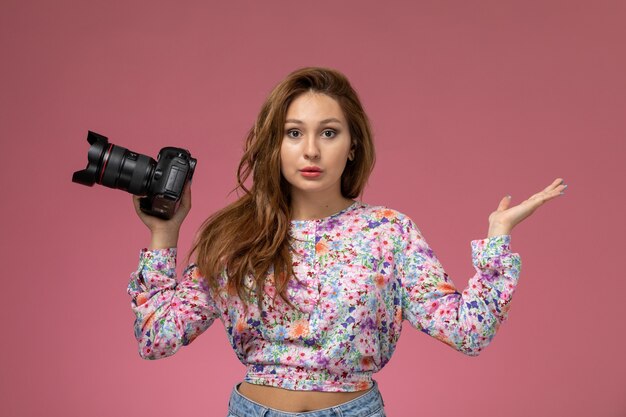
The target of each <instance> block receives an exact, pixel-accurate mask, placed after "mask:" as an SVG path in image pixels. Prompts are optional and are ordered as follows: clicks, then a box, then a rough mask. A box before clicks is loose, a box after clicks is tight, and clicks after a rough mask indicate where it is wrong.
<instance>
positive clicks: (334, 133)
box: [322, 130, 337, 138]
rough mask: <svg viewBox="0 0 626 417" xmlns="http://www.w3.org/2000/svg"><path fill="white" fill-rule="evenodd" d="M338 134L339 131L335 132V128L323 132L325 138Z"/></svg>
mask: <svg viewBox="0 0 626 417" xmlns="http://www.w3.org/2000/svg"><path fill="white" fill-rule="evenodd" d="M336 134H337V132H335V131H334V130H325V131H323V132H322V135H323V136H324V137H325V138H334V137H335V135H336Z"/></svg>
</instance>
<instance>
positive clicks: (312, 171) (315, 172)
mask: <svg viewBox="0 0 626 417" xmlns="http://www.w3.org/2000/svg"><path fill="white" fill-rule="evenodd" d="M300 173H301V174H302V176H303V177H307V178H315V177H319V176H320V175H322V170H321V169H320V168H318V167H314V166H310V167H304V168H302V169H301V170H300Z"/></svg>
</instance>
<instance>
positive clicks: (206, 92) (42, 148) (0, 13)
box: [0, 0, 626, 417]
mask: <svg viewBox="0 0 626 417" xmlns="http://www.w3.org/2000/svg"><path fill="white" fill-rule="evenodd" d="M504 3H506V4H504ZM625 20H626V9H625V6H624V2H620V1H586V2H584V1H583V2H581V1H561V2H556V1H530V2H527V1H525V2H522V1H519V2H496V1H476V2H464V1H414V2H409V1H406V2H385V3H383V2H373V1H371V2H370V1H339V2H337V1H318V2H315V3H311V2H308V3H304V2H296V1H282V0H281V1H265V2H255V1H231V2H227V1H222V2H216V1H212V2H211V1H203V2H200V1H195V2H192V1H190V2H174V1H157V2H155V1H151V2H147V1H142V2H121V1H82V2H74V1H53V2H50V1H32V0H31V1H17V0H4V1H3V2H2V4H1V5H0V31H1V32H0V33H1V36H0V45H1V53H2V55H1V60H2V66H1V67H0V68H1V69H0V70H1V77H0V79H1V83H2V84H1V90H0V91H1V93H0V104H1V112H0V132H1V134H0V137H1V140H2V143H1V145H2V148H1V149H2V152H1V161H2V162H1V164H0V170H1V176H0V178H1V181H2V191H3V197H2V205H1V206H0V207H1V208H0V210H1V216H0V221H1V222H2V229H1V230H2V232H1V235H0V236H1V242H2V248H1V252H0V253H1V254H2V263H3V269H4V271H5V272H4V276H3V280H2V287H3V288H2V291H1V297H2V302H1V303H0V305H1V307H0V308H1V309H2V310H1V313H2V318H3V326H2V332H1V334H2V336H1V345H0V346H1V348H2V354H1V356H0V360H1V362H0V369H1V372H0V375H1V376H0V384H1V385H0V396H1V398H0V415H2V416H43V415H45V416H64V417H70V416H94V417H96V416H134V415H144V416H145V415H147V416H153V417H160V416H171V415H194V416H225V415H226V408H227V403H228V396H229V393H230V391H231V389H232V387H233V385H234V384H236V383H237V382H238V381H241V379H242V378H243V376H244V367H243V365H241V364H240V363H239V362H238V361H237V359H236V357H235V355H234V353H233V352H232V350H231V348H230V346H229V344H228V342H227V339H226V335H225V332H224V329H223V326H222V325H221V323H220V322H219V321H218V322H215V324H214V325H213V326H212V327H211V328H210V329H209V330H208V331H207V332H206V333H205V334H204V335H202V336H201V337H200V338H198V339H197V340H196V341H194V342H193V344H191V345H190V346H188V347H186V348H183V349H182V350H181V351H179V352H178V353H177V354H176V355H175V356H173V357H171V358H168V359H163V360H159V361H154V362H150V361H145V360H142V359H141V358H140V357H139V355H138V354H137V347H136V343H135V340H134V338H133V333H132V332H133V329H132V322H133V315H132V313H131V310H130V299H129V297H128V296H127V294H126V285H127V282H128V277H129V275H130V273H131V271H133V270H134V269H135V268H136V266H137V260H138V253H139V250H140V248H141V247H143V246H145V245H147V244H148V238H149V234H148V230H147V229H146V228H145V226H144V225H143V224H142V223H141V222H140V221H139V219H138V218H137V217H136V215H135V213H134V211H133V208H132V203H131V197H130V195H129V194H127V193H125V192H122V191H119V190H111V189H108V188H105V187H101V186H96V187H94V188H87V187H84V186H81V185H77V184H74V183H72V182H71V174H72V172H73V171H75V170H78V169H82V168H84V166H85V165H86V161H87V159H86V156H87V149H88V145H87V142H86V134H87V130H94V131H96V132H99V133H101V134H104V135H106V136H108V137H109V139H110V141H111V142H112V143H114V144H117V145H120V146H124V147H127V148H129V149H131V150H133V151H136V152H140V153H144V154H147V155H151V156H153V157H155V156H156V154H157V153H158V150H159V149H160V148H161V147H163V146H168V145H171V146H181V147H185V148H188V149H190V150H191V151H192V153H193V154H194V156H196V157H197V158H198V167H197V171H196V175H195V178H194V184H193V209H192V211H191V213H190V215H189V217H188V219H187V220H186V223H185V225H184V228H183V231H182V236H181V239H180V250H181V255H180V256H179V259H180V260H181V261H182V258H183V255H185V254H186V251H187V250H188V249H189V247H190V243H191V240H192V238H193V234H194V232H195V231H196V229H197V228H198V227H199V226H200V224H201V222H202V221H203V220H204V219H205V218H206V217H207V216H208V215H209V214H210V213H212V212H214V211H215V210H217V209H218V208H221V207H223V206H224V205H225V204H226V203H227V202H229V201H232V200H233V199H234V197H235V196H234V194H232V195H229V194H228V193H229V191H230V190H231V189H232V187H233V186H234V183H235V182H234V180H235V170H236V166H237V163H238V161H239V157H240V155H241V150H242V146H243V138H244V135H245V133H246V132H247V130H248V129H249V127H250V126H251V125H252V123H253V121H254V118H255V116H256V114H257V111H258V110H259V108H260V106H261V103H262V101H263V99H264V98H265V97H266V95H267V93H268V92H269V91H270V90H271V88H272V87H273V86H274V85H275V84H276V83H278V82H279V81H280V80H281V79H282V78H283V77H284V76H285V75H287V74H288V73H289V72H291V71H292V70H294V69H296V68H299V67H302V66H307V65H320V66H329V67H334V68H337V69H339V70H341V71H343V72H344V73H345V74H346V75H347V76H348V77H349V78H350V79H351V81H352V83H353V85H354V86H355V87H356V89H357V90H358V91H359V93H360V95H361V98H362V100H363V103H364V105H365V107H366V110H367V112H368V114H369V115H370V117H371V119H372V123H373V128H374V132H375V135H376V138H375V140H376V145H377V150H378V160H377V165H376V169H375V172H374V174H373V177H372V179H371V181H370V183H369V187H368V188H367V190H366V193H365V195H364V198H363V200H364V201H366V202H368V203H371V204H384V205H387V206H389V207H393V208H395V209H398V210H400V211H403V212H405V213H407V214H408V215H409V216H411V217H412V218H413V219H414V220H415V221H416V223H417V224H418V226H419V227H420V228H421V230H422V232H423V233H424V235H425V236H426V239H427V240H428V242H429V244H430V245H431V247H432V248H433V249H434V250H435V252H436V254H437V255H438V257H439V258H440V259H441V261H442V263H443V265H444V267H445V268H446V271H447V272H448V274H449V275H450V276H451V277H452V279H453V281H454V282H455V284H456V285H457V286H460V287H465V285H466V283H467V280H468V279H469V278H470V276H471V275H472V274H473V273H474V269H473V266H472V264H471V257H470V254H471V252H470V240H472V239H477V238H483V237H486V233H487V217H488V215H489V213H490V212H491V211H493V210H495V208H496V207H497V204H498V202H499V200H500V198H502V196H504V195H506V194H511V195H512V196H513V204H518V203H520V202H521V201H523V200H524V199H526V198H527V197H529V196H530V195H531V194H533V193H535V192H537V191H539V190H540V189H542V188H544V187H545V186H547V185H548V184H549V183H550V182H551V181H552V180H553V179H555V178H557V177H563V178H565V180H566V182H567V183H568V184H569V188H568V189H567V192H566V195H565V196H563V197H559V198H558V199H556V200H553V201H551V202H549V204H547V205H545V206H544V207H541V208H540V209H539V210H538V211H537V212H536V213H535V214H533V216H531V217H530V218H529V219H527V220H526V221H524V222H523V223H522V224H520V225H519V226H518V227H517V228H516V229H515V230H514V231H513V233H512V248H513V250H514V251H515V252H518V253H520V255H521V257H522V263H523V265H522V275H521V282H520V285H519V288H518V290H517V292H516V294H515V299H514V301H513V304H512V308H511V311H510V316H509V320H508V322H507V323H505V325H503V326H502V327H501V329H500V331H499V333H498V335H497V336H496V338H495V339H494V341H493V343H492V344H491V346H489V347H488V348H487V350H485V351H484V353H483V354H482V355H481V356H479V357H477V358H471V357H467V356H464V355H462V354H461V353H459V352H456V351H454V350H453V349H451V348H450V347H448V346H446V345H444V344H442V343H441V342H439V341H437V340H435V339H433V338H429V337H427V336H426V335H424V334H422V333H420V332H418V331H416V330H414V329H413V328H411V327H410V326H409V325H408V324H406V323H405V328H404V334H403V337H402V338H401V340H400V343H399V345H398V348H397V350H396V353H395V355H394V357H393V359H392V360H391V362H390V363H389V364H388V365H387V367H386V368H384V369H383V370H382V371H381V372H380V373H378V374H376V375H375V379H377V381H378V382H379V383H380V389H381V392H382V394H383V397H384V399H385V402H386V408H387V410H388V415H390V416H417V417H419V416H428V417H451V416H465V417H478V416H480V417H496V416H498V417H502V416H507V417H522V416H534V417H544V416H596V417H618V416H626V395H625V394H626V388H625V386H626V382H625V380H626V363H625V359H624V343H625V342H626V337H625V332H624V330H625V326H624V314H623V312H624V308H623V305H624V297H623V295H624V291H626V283H625V282H626V280H625V279H624V268H623V248H624V244H623V238H624V231H625V227H624V225H625V220H624V215H623V213H624V203H625V202H626V201H625V198H624V179H625V178H626V176H625V175H624V174H625V169H624V160H625V156H626V152H625V140H624V133H625V132H626V122H625V119H626V118H625V110H626V84H625V78H624V74H625V73H626V68H625V67H626V65H625V64H626V59H625V52H624V51H625V49H624V39H626V26H624V24H623V22H624V21H625ZM179 272H180V271H179Z"/></svg>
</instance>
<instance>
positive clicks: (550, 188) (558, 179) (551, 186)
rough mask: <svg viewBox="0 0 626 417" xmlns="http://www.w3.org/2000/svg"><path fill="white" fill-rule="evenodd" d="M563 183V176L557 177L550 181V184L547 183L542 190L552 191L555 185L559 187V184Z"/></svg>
mask: <svg viewBox="0 0 626 417" xmlns="http://www.w3.org/2000/svg"><path fill="white" fill-rule="evenodd" d="M564 183H565V181H564V180H563V178H557V179H555V180H554V181H552V184H550V185H548V186H547V187H546V188H544V189H543V191H548V192H550V191H552V190H554V189H556V188H557V187H559V186H560V185H563V184H564Z"/></svg>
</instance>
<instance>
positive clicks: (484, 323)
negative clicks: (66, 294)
mask: <svg viewBox="0 0 626 417" xmlns="http://www.w3.org/2000/svg"><path fill="white" fill-rule="evenodd" d="M290 236H291V237H292V238H293V250H292V261H293V267H294V272H295V275H296V276H297V278H298V279H299V281H300V282H297V280H293V279H292V280H291V281H290V284H289V286H288V296H289V299H290V301H292V303H293V304H294V306H296V307H298V308H299V309H297V308H296V309H294V308H293V307H290V306H289V305H288V304H287V303H285V302H284V301H283V300H281V298H280V297H277V298H276V301H275V302H274V301H273V300H272V298H273V296H274V295H275V289H274V287H273V274H272V271H271V270H270V271H269V272H268V277H267V278H268V279H267V281H266V286H265V291H266V294H264V295H263V298H264V300H263V308H262V311H259V310H258V307H257V305H256V298H253V303H252V304H251V305H250V307H249V310H248V313H247V315H244V309H243V304H242V301H241V300H240V299H239V298H238V297H237V296H231V295H227V293H226V291H225V288H226V285H225V283H226V280H227V277H226V276H225V274H223V275H222V276H221V277H219V279H220V290H219V291H217V292H216V293H214V291H213V290H212V289H210V287H209V286H208V284H207V283H206V281H205V279H204V278H203V277H202V276H200V274H199V272H198V268H197V266H196V265H195V264H191V265H189V266H187V267H186V268H185V270H184V272H183V274H182V277H181V279H180V281H177V280H176V272H175V267H176V248H169V249H159V250H147V249H145V248H144V249H142V250H141V253H140V262H139V267H138V269H137V271H135V272H133V273H132V275H131V279H130V284H129V286H128V293H129V295H130V296H131V297H132V302H131V307H132V309H133V311H134V313H135V315H136V320H135V337H136V338H137V341H138V342H139V353H140V355H141V356H142V357H143V358H146V359H159V358H163V357H166V356H170V355H172V354H174V353H175V352H176V351H177V350H178V349H179V348H180V347H181V346H184V345H187V344H189V343H191V342H192V341H193V340H194V339H195V338H196V337H198V335H200V334H201V333H202V332H204V331H205V330H206V329H207V328H208V327H209V326H211V324H212V323H213V322H214V321H215V319H219V320H220V321H221V322H222V324H223V325H224V329H225V330H226V335H227V337H228V339H229V341H230V343H231V345H232V347H233V349H234V351H235V353H236V354H237V356H238V358H239V360H240V361H241V362H242V363H243V364H244V365H246V367H247V373H246V376H245V381H247V382H249V383H252V384H261V385H269V386H274V387H280V388H285V389H292V390H313V391H359V390H363V389H367V388H369V387H371V386H372V374H373V373H375V372H377V371H379V370H380V369H382V368H383V367H384V366H385V364H386V363H387V362H388V361H389V360H390V359H391V356H392V354H393V352H394V349H395V347H396V344H397V342H398V339H399V338H400V332H401V329H402V324H403V321H404V320H406V321H408V322H409V323H410V325H411V326H413V327H414V328H416V329H418V330H420V331H422V332H424V333H426V334H428V335H430V336H432V337H434V338H436V339H438V340H440V341H442V342H443V343H445V344H447V345H449V346H451V347H452V348H454V349H456V350H458V351H460V352H462V353H464V354H466V355H470V356H475V355H478V354H479V353H480V352H481V351H482V350H483V349H484V348H485V347H486V346H487V345H488V344H489V342H490V341H491V340H492V338H493V337H494V335H495V333H496V331H497V329H498V327H499V326H500V324H501V323H502V322H503V321H505V319H506V318H507V312H508V310H509V306H510V302H511V297H512V295H513V292H514V290H515V288H516V285H517V282H518V277H519V273H520V268H521V261H520V257H519V255H518V254H517V253H512V252H511V250H510V247H509V244H510V238H511V236H510V235H501V236H495V237H491V238H486V239H480V240H473V241H471V248H472V261H473V264H474V267H475V269H476V273H475V274H474V276H473V277H471V278H470V280H469V283H468V285H467V287H466V288H465V289H463V290H462V291H460V290H458V289H457V288H456V287H455V285H454V283H453V282H452V281H451V279H450V277H449V276H448V275H447V274H446V272H445V271H444V269H443V267H442V266H441V264H440V262H439V260H438V259H437V257H436V256H435V253H434V252H433V250H432V249H431V248H430V247H429V246H428V244H427V243H426V241H425V240H424V237H423V236H422V234H421V232H420V230H419V229H418V228H417V226H416V225H415V224H414V222H413V221H412V220H411V219H410V218H409V217H407V216H406V215H404V214H402V213H400V212H398V211H395V210H392V209H389V208H386V207H382V206H371V205H368V204H366V203H363V202H359V201H356V202H354V203H353V204H352V205H351V206H350V207H348V208H346V209H344V210H342V211H340V212H338V213H335V214H333V215H331V216H329V217H326V218H322V219H317V220H293V221H292V222H291V229H290ZM248 278H249V281H248V284H249V285H250V286H252V283H253V281H252V278H251V277H248Z"/></svg>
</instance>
